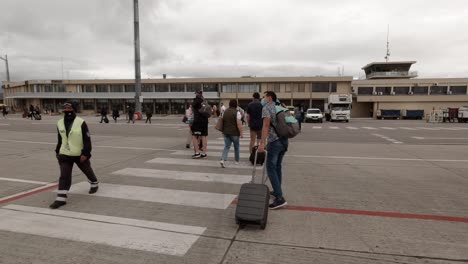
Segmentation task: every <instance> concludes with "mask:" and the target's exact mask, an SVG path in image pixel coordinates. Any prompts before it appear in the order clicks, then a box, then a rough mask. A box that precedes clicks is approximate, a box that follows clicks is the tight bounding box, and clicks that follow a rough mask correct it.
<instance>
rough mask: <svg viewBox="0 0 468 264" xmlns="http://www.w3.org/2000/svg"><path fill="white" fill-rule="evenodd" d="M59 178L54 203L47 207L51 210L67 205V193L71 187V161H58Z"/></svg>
mask: <svg viewBox="0 0 468 264" xmlns="http://www.w3.org/2000/svg"><path fill="white" fill-rule="evenodd" d="M59 166H60V178H59V185H58V190H57V197H56V198H55V201H54V202H53V203H52V204H51V205H50V206H49V207H50V208H51V209H57V208H59V207H60V206H62V205H65V204H67V198H68V191H69V190H70V187H71V182H72V169H73V161H68V160H60V159H59Z"/></svg>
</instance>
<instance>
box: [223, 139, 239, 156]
mask: <svg viewBox="0 0 468 264" xmlns="http://www.w3.org/2000/svg"><path fill="white" fill-rule="evenodd" d="M231 143H233V144H234V159H235V160H236V161H239V156H240V155H239V137H238V136H229V135H224V150H223V155H222V156H221V160H227V156H228V153H229V149H230V148H231Z"/></svg>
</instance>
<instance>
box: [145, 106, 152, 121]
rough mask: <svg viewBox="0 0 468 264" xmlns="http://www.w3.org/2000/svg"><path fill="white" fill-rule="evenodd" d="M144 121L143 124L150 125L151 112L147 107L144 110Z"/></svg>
mask: <svg viewBox="0 0 468 264" xmlns="http://www.w3.org/2000/svg"><path fill="white" fill-rule="evenodd" d="M145 114H146V121H145V124H147V123H148V121H149V123H150V124H151V117H152V116H153V110H151V109H150V108H149V107H148V108H147V109H146V113H145Z"/></svg>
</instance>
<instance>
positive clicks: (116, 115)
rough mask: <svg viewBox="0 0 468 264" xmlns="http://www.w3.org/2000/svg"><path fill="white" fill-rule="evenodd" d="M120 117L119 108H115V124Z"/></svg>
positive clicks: (113, 113)
mask: <svg viewBox="0 0 468 264" xmlns="http://www.w3.org/2000/svg"><path fill="white" fill-rule="evenodd" d="M119 117H120V113H119V109H117V107H115V108H114V109H113V110H112V119H114V122H115V123H117V118H119Z"/></svg>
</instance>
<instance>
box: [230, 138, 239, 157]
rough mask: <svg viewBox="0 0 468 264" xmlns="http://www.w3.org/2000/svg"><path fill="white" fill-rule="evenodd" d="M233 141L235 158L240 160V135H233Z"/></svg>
mask: <svg viewBox="0 0 468 264" xmlns="http://www.w3.org/2000/svg"><path fill="white" fill-rule="evenodd" d="M231 140H232V143H234V160H235V161H236V162H239V160H240V154H239V137H237V136H233V137H231Z"/></svg>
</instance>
